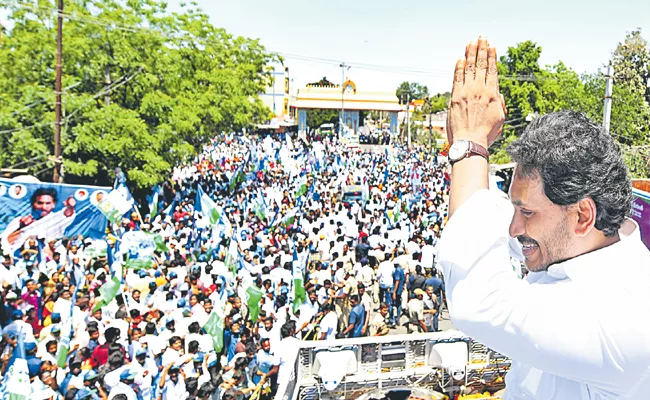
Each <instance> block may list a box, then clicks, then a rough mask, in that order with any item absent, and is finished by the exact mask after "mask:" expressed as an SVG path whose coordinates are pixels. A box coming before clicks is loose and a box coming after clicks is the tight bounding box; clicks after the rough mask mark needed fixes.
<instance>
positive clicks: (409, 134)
mask: <svg viewBox="0 0 650 400" xmlns="http://www.w3.org/2000/svg"><path fill="white" fill-rule="evenodd" d="M410 103H411V101H410V100H409V98H408V95H407V98H406V132H407V141H408V148H409V149H410V148H411V124H410V123H409V119H410V116H409V105H410Z"/></svg>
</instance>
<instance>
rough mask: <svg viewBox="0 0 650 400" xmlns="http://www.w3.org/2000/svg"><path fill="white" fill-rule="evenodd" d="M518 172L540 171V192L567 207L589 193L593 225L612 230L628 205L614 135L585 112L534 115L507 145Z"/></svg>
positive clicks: (629, 199)
mask: <svg viewBox="0 0 650 400" xmlns="http://www.w3.org/2000/svg"><path fill="white" fill-rule="evenodd" d="M508 154H509V155H510V157H511V158H512V160H513V161H514V162H516V163H517V171H518V172H519V173H520V174H522V176H526V177H531V176H532V177H535V176H539V178H540V179H541V181H542V185H543V187H544V194H545V195H546V197H548V198H549V200H551V201H552V202H553V203H554V204H557V205H559V206H567V205H571V204H575V203H577V202H578V201H580V200H582V199H584V198H586V197H590V198H591V199H592V200H593V201H594V203H595V204H596V224H595V226H596V229H598V230H599V231H601V232H603V233H604V234H605V236H612V235H614V234H616V232H617V231H618V229H619V228H620V227H621V225H622V224H623V221H624V220H625V218H626V217H627V216H628V215H629V214H630V209H631V207H632V184H631V181H630V178H629V176H628V174H627V168H626V167H625V164H624V163H623V158H622V157H621V150H620V148H619V146H618V144H617V143H616V142H615V141H614V139H613V138H612V136H611V135H610V134H609V133H608V132H606V131H605V130H604V129H603V128H601V127H600V126H598V125H596V124H594V123H593V122H591V121H590V120H589V118H587V116H586V115H585V114H583V113H579V112H575V111H560V112H555V113H550V114H546V115H543V116H541V117H539V118H537V119H535V120H534V121H533V122H532V123H531V124H530V125H528V127H527V128H526V130H525V131H524V133H523V134H522V136H521V137H520V138H519V139H517V140H516V141H515V142H513V143H512V144H511V145H510V146H509V147H508Z"/></svg>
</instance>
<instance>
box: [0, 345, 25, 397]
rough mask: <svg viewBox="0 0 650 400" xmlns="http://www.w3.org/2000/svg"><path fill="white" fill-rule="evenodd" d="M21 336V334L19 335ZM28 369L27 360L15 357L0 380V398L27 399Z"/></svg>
mask: <svg viewBox="0 0 650 400" xmlns="http://www.w3.org/2000/svg"><path fill="white" fill-rule="evenodd" d="M21 336H22V335H21ZM31 394H32V393H31V385H30V381H29V369H28V367H27V360H26V359H25V358H24V357H23V358H17V359H16V360H15V361H14V363H13V364H11V366H10V367H9V368H7V372H6V374H5V376H4V379H3V380H2V386H1V387H0V398H1V399H8V400H27V399H29V398H30V395H31Z"/></svg>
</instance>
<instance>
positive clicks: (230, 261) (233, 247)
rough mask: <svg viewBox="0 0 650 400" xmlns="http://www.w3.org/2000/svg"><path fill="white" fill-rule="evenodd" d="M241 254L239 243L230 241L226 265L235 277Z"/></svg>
mask: <svg viewBox="0 0 650 400" xmlns="http://www.w3.org/2000/svg"><path fill="white" fill-rule="evenodd" d="M238 256H239V254H238V251H237V241H236V240H235V239H230V245H229V246H228V253H226V259H225V260H224V264H226V267H228V269H229V270H230V272H232V274H233V275H237V264H238V263H237V258H238Z"/></svg>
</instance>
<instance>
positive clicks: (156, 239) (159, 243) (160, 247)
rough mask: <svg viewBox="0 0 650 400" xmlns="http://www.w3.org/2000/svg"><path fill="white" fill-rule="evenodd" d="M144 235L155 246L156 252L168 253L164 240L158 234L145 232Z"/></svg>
mask: <svg viewBox="0 0 650 400" xmlns="http://www.w3.org/2000/svg"><path fill="white" fill-rule="evenodd" d="M145 233H146V234H147V235H149V236H150V237H151V238H152V239H153V243H154V245H155V246H156V251H159V252H161V253H165V252H168V251H169V248H168V247H167V243H165V239H164V238H163V237H162V236H161V235H160V234H158V233H153V232H145Z"/></svg>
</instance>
